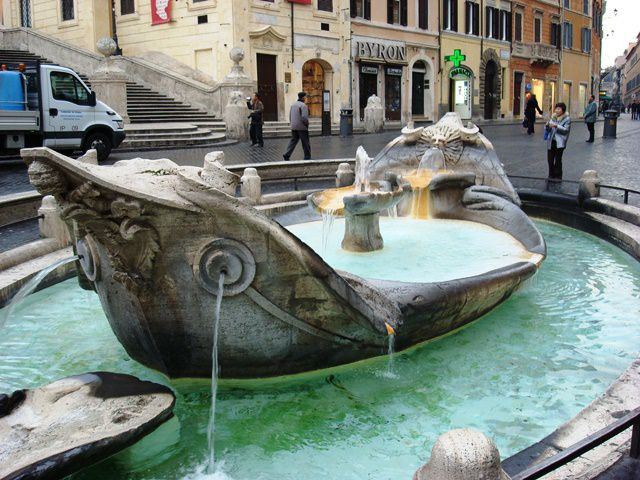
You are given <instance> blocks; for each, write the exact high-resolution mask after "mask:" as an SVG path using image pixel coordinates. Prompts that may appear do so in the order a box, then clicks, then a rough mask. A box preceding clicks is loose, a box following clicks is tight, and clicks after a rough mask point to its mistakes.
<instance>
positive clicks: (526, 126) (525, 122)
mask: <svg viewBox="0 0 640 480" xmlns="http://www.w3.org/2000/svg"><path fill="white" fill-rule="evenodd" d="M522 128H529V119H528V118H525V119H524V120H523V121H522Z"/></svg>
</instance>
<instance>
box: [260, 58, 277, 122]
mask: <svg viewBox="0 0 640 480" xmlns="http://www.w3.org/2000/svg"><path fill="white" fill-rule="evenodd" d="M276 58H277V57H276V56H275V55H265V54H262V53H257V54H256V64H257V69H258V92H259V93H260V95H261V98H262V103H263V104H264V113H263V118H264V120H265V121H268V122H273V121H277V120H278V87H277V85H276Z"/></svg>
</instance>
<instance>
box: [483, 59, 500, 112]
mask: <svg viewBox="0 0 640 480" xmlns="http://www.w3.org/2000/svg"><path fill="white" fill-rule="evenodd" d="M497 74H498V66H497V65H496V62H494V61H493V60H489V61H488V62H487V64H486V66H485V70H484V118H485V119H486V120H490V119H492V118H494V116H495V107H496V99H497V93H498V92H497V85H498V82H497V80H498V79H497V77H496V76H497Z"/></svg>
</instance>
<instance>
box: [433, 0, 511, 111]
mask: <svg viewBox="0 0 640 480" xmlns="http://www.w3.org/2000/svg"><path fill="white" fill-rule="evenodd" d="M440 8H441V22H440V27H441V40H440V43H441V49H440V61H441V65H442V68H441V69H440V90H439V92H438V93H439V94H440V105H439V112H440V114H441V115H442V114H444V113H445V112H448V111H455V112H458V113H459V114H460V116H461V117H462V118H463V119H472V118H473V119H500V118H510V117H511V116H512V114H511V109H510V108H509V102H508V91H509V89H510V88H511V87H510V85H511V78H510V73H509V71H510V70H509V59H510V56H511V24H512V14H511V8H512V2H511V1H506V0H466V1H465V0H441V7H440Z"/></svg>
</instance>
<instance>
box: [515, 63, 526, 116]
mask: <svg viewBox="0 0 640 480" xmlns="http://www.w3.org/2000/svg"><path fill="white" fill-rule="evenodd" d="M523 77H524V74H523V73H521V72H516V73H514V75H513V116H514V117H519V116H520V112H521V111H522V110H521V108H522V78H523Z"/></svg>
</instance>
